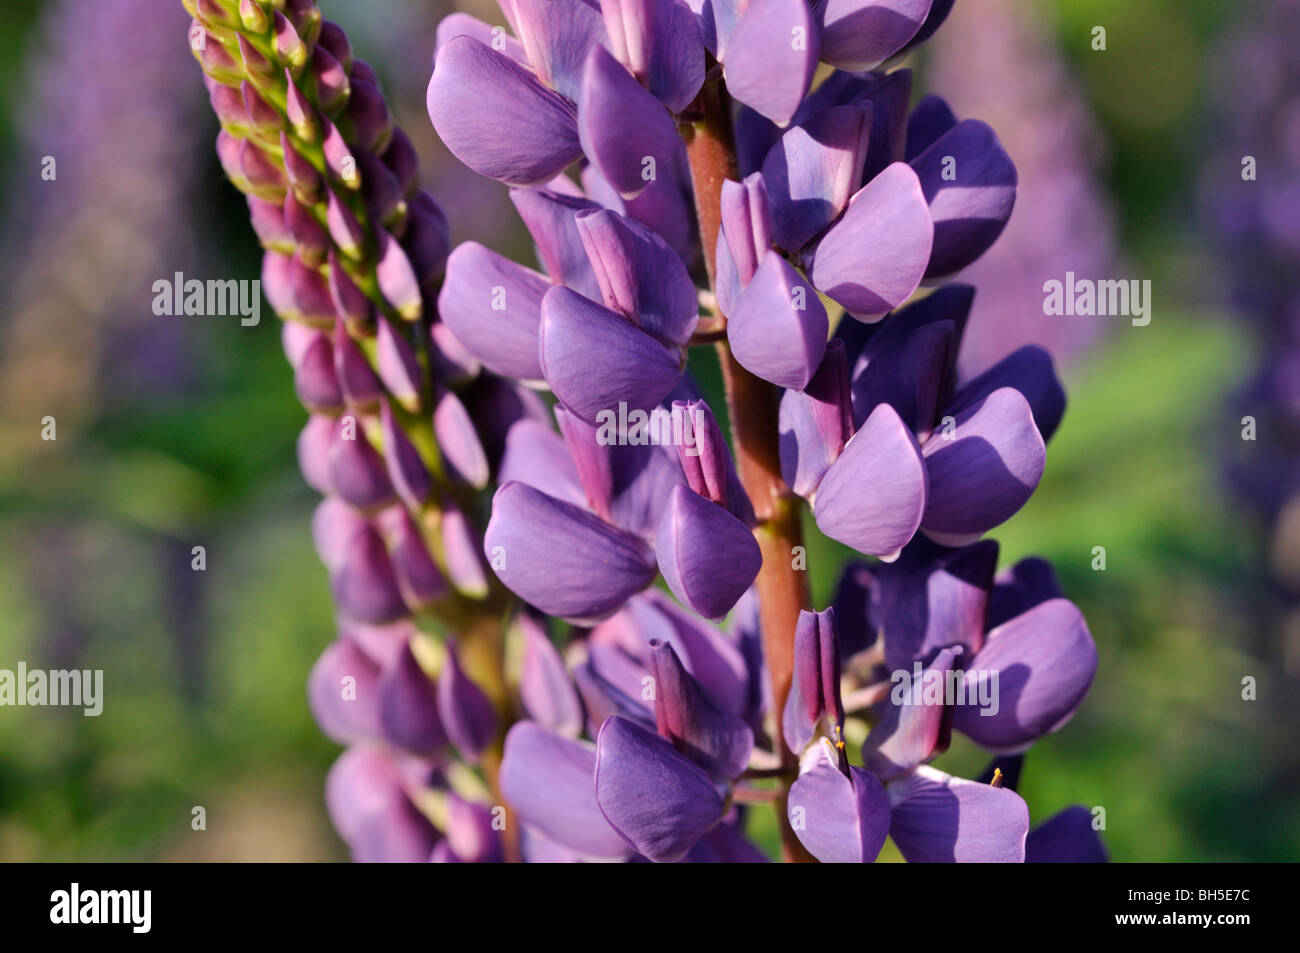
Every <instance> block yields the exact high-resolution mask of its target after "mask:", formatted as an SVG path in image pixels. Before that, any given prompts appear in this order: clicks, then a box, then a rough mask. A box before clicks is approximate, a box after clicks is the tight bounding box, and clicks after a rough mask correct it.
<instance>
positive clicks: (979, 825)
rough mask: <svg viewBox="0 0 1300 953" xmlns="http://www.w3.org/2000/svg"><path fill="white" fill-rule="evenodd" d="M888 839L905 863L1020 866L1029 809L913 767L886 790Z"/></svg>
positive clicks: (1004, 795) (986, 789)
mask: <svg viewBox="0 0 1300 953" xmlns="http://www.w3.org/2000/svg"><path fill="white" fill-rule="evenodd" d="M886 790H887V792H888V794H889V803H890V807H891V809H892V818H891V820H890V824H889V835H890V837H892V838H893V839H894V843H895V844H897V845H898V849H899V851H900V852H901V853H902V855H903V857H904V858H905V859H906V860H907V862H908V863H912V864H918V863H944V862H947V863H952V862H954V861H956V862H957V863H972V862H973V863H1022V862H1023V861H1024V859H1025V835H1026V834H1027V833H1028V832H1029V808H1027V807H1026V806H1025V802H1024V801H1023V800H1021V798H1020V795H1018V794H1016V793H1015V792H1014V791H1011V790H1008V789H1007V788H995V787H993V786H992V785H989V784H980V783H979V782H977V781H966V780H964V779H962V778H954V777H952V776H951V775H947V774H944V773H943V772H942V771H936V770H935V769H933V768H929V767H921V768H917V769H916V770H915V771H914V772H912V773H911V774H907V775H904V776H903V777H902V778H900V779H899V780H897V781H895V782H893V783H891V784H890V785H889V787H888V788H887V789H886Z"/></svg>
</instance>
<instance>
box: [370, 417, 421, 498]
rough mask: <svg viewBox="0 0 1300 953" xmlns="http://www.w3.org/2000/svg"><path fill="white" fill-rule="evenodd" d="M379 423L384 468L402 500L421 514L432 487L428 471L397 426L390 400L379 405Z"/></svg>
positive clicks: (411, 444) (416, 451) (409, 439)
mask: <svg viewBox="0 0 1300 953" xmlns="http://www.w3.org/2000/svg"><path fill="white" fill-rule="evenodd" d="M379 420H380V425H381V427H382V428H383V434H384V466H385V467H386V468H387V470H388V479H389V480H390V481H392V484H393V489H394V490H395V491H396V492H397V495H398V497H399V498H400V499H401V501H402V502H403V503H405V504H406V506H407V507H408V508H409V509H411V510H412V511H414V512H416V513H418V512H420V511H421V510H422V509H423V508H424V504H425V503H426V502H427V501H428V499H429V492H430V490H431V489H432V488H433V481H432V480H431V478H430V477H429V471H428V469H427V468H426V467H425V465H424V460H423V459H422V458H421V457H420V453H419V451H418V450H416V449H415V444H413V443H411V438H410V437H408V436H407V435H406V431H405V430H403V429H402V428H401V427H400V426H399V425H398V422H397V419H396V417H395V416H394V414H393V409H392V407H390V406H389V403H388V401H384V402H383V403H382V404H381V405H380V410H379Z"/></svg>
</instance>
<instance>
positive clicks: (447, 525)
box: [442, 500, 488, 599]
mask: <svg viewBox="0 0 1300 953" xmlns="http://www.w3.org/2000/svg"><path fill="white" fill-rule="evenodd" d="M482 553H483V541H482V538H481V537H480V536H479V533H478V530H477V529H476V528H475V524H474V523H473V522H472V521H471V520H470V519H469V518H468V517H467V516H466V515H465V513H464V511H463V510H461V509H460V508H459V507H458V506H456V505H455V504H452V503H450V502H448V501H446V500H444V501H443V505H442V554H443V559H444V560H445V561H446V565H447V576H448V577H449V578H450V579H451V584H452V585H453V586H455V587H456V589H457V590H458V591H459V592H461V593H462V594H464V595H467V596H469V597H470V598H471V599H482V598H483V597H484V596H486V595H487V592H488V581H487V575H486V574H485V573H484V571H483V558H482Z"/></svg>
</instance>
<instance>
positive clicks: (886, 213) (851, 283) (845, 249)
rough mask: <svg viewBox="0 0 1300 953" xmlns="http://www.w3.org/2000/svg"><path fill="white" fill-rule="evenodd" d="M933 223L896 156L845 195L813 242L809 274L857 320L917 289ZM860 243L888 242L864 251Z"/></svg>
mask: <svg viewBox="0 0 1300 953" xmlns="http://www.w3.org/2000/svg"><path fill="white" fill-rule="evenodd" d="M933 237H934V226H933V225H932V224H931V222H930V210H929V208H927V207H926V204H925V196H924V195H923V194H922V192H921V183H920V182H919V181H918V180H917V177H916V174H915V173H914V172H912V170H911V169H910V168H909V167H908V166H907V165H905V164H903V163H900V162H896V163H894V164H893V165H891V166H889V167H888V168H886V169H885V171H883V172H881V173H880V174H879V175H878V176H876V177H875V178H874V179H872V180H871V181H870V182H868V183H867V184H866V185H865V186H863V187H862V189H861V190H859V191H858V193H857V194H856V195H854V196H853V198H852V199H850V200H849V207H848V209H847V210H846V211H845V212H844V215H843V216H842V217H841V218H840V220H839V221H838V222H836V223H835V224H834V225H833V226H831V230H830V231H829V232H827V233H826V237H825V238H823V239H822V240H821V243H820V244H819V245H818V246H817V252H816V257H815V258H814V259H813V265H812V271H811V273H810V276H811V278H812V281H813V284H815V285H816V286H817V288H818V289H819V290H820V291H822V292H824V293H825V294H827V295H829V296H830V297H832V298H834V299H835V300H836V301H838V302H839V303H840V304H842V305H844V307H845V309H846V310H847V311H848V312H849V313H850V314H852V315H853V316H854V317H855V318H857V319H858V320H860V321H873V320H875V319H878V318H879V317H881V316H882V315H884V314H885V313H887V312H889V311H891V310H893V309H894V308H896V307H898V306H899V305H900V304H902V303H903V302H904V301H906V300H907V298H908V296H909V295H911V293H912V292H913V291H915V290H916V287H917V285H919V284H920V283H921V277H922V276H923V275H924V274H925V267H926V262H928V261H929V260H930V248H931V241H932V239H933ZM864 248H888V249H889V252H888V253H887V254H874V255H867V256H865V257H864V256H863V254H862V249H864Z"/></svg>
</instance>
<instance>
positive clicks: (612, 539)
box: [484, 483, 655, 620]
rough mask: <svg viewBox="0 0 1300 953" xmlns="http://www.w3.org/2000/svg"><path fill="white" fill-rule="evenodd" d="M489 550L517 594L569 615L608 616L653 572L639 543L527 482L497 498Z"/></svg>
mask: <svg viewBox="0 0 1300 953" xmlns="http://www.w3.org/2000/svg"><path fill="white" fill-rule="evenodd" d="M484 552H485V553H486V554H487V557H488V562H489V563H490V564H491V565H492V567H493V568H494V569H495V570H496V573H497V575H498V576H499V577H500V579H501V581H502V582H503V583H505V584H506V586H507V588H509V589H510V590H511V591H512V592H514V593H515V594H516V595H518V596H519V597H520V598H521V599H523V600H524V601H525V602H529V603H531V604H532V605H535V606H537V608H539V609H541V610H542V611H543V612H546V613H548V614H549V615H554V616H559V617H561V618H566V619H571V620H583V619H596V618H600V617H602V616H607V615H609V614H610V613H612V612H614V611H615V610H617V609H618V607H619V606H620V605H622V604H623V603H624V602H625V601H626V600H627V599H628V597H629V596H631V595H633V594H634V593H637V592H640V591H641V590H642V589H644V588H645V587H646V586H647V585H649V584H650V582H651V580H653V579H654V575H655V567H654V562H653V559H652V557H651V555H650V553H649V552H648V550H647V548H646V547H645V545H644V544H643V543H641V541H640V540H638V539H636V538H635V537H633V536H630V535H628V534H627V533H623V532H621V531H619V530H617V529H615V528H614V527H613V526H610V525H609V524H608V523H605V522H603V521H602V520H601V519H600V518H599V517H597V516H594V515H593V514H591V513H587V512H585V511H584V510H581V509H579V508H578V507H576V506H574V505H572V504H571V503H564V502H562V501H560V500H557V499H554V498H553V497H549V496H547V495H546V494H545V493H542V492H540V491H538V490H535V489H533V488H532V487H529V486H525V485H524V484H522V483H508V484H506V485H505V486H503V487H501V489H499V490H497V492H496V495H495V496H494V497H493V500H492V518H491V520H490V521H489V522H488V527H487V534H486V539H485V542H484Z"/></svg>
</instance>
